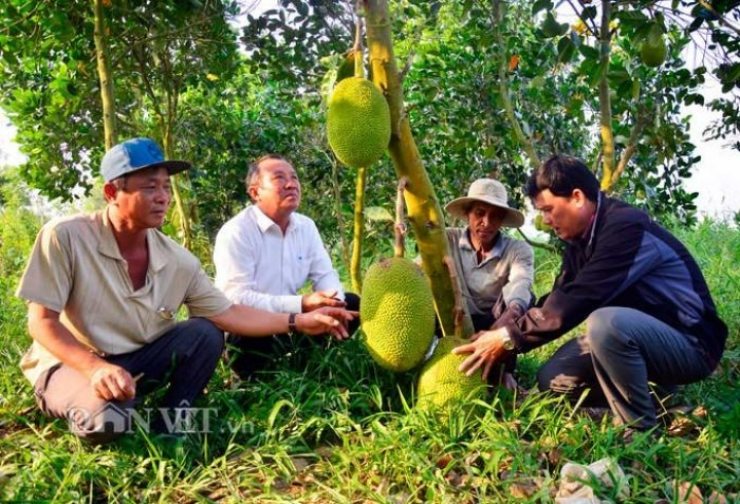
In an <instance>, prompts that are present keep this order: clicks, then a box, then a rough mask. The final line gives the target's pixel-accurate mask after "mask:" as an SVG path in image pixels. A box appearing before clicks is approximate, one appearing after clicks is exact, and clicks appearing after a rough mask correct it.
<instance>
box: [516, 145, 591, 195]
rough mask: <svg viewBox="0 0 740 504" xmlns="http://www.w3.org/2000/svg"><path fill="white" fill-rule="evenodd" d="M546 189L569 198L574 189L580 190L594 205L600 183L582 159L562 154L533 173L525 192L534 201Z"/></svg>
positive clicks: (549, 160) (553, 157)
mask: <svg viewBox="0 0 740 504" xmlns="http://www.w3.org/2000/svg"><path fill="white" fill-rule="evenodd" d="M545 189H549V190H550V192H551V193H552V194H554V195H555V196H563V197H569V196H570V195H572V194H573V190H574V189H580V190H581V191H583V194H585V195H586V198H588V199H589V200H590V201H593V202H594V203H595V202H596V201H597V200H598V198H599V181H598V180H597V179H596V176H595V175H594V174H593V173H592V172H591V170H589V169H588V166H586V165H585V164H584V163H583V161H581V160H580V159H577V158H574V157H571V156H563V155H560V154H556V155H555V156H552V157H551V158H550V159H548V160H547V161H545V162H544V163H542V165H540V167H539V168H537V169H536V170H535V171H534V172H532V175H530V176H529V180H527V185H526V186H525V188H524V191H525V192H526V194H527V196H529V198H530V199H534V198H535V197H536V196H537V195H538V194H539V193H541V192H542V191H544V190H545Z"/></svg>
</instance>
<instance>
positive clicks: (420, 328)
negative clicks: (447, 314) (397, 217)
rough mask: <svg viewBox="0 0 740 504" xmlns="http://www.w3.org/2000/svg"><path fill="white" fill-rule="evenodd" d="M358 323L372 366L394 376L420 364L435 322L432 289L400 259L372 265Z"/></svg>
mask: <svg viewBox="0 0 740 504" xmlns="http://www.w3.org/2000/svg"><path fill="white" fill-rule="evenodd" d="M360 320H361V321H362V331H363V333H364V337H363V342H364V344H365V347H366V348H367V350H368V352H369V353H370V356H371V357H372V358H373V360H375V362H377V363H378V364H380V365H381V366H383V367H384V368H386V369H390V370H391V371H396V372H402V371H408V370H409V369H412V368H414V367H416V366H418V365H419V364H421V361H422V360H423V359H424V355H425V354H426V352H427V350H428V349H429V345H431V343H432V338H433V337H434V320H435V313H434V298H433V297H432V289H431V286H430V285H429V282H428V281H427V279H426V277H425V276H424V273H423V272H422V271H421V268H419V266H417V265H416V264H415V263H414V262H412V261H410V260H409V259H405V258H402V257H394V258H391V259H384V260H382V261H380V262H379V263H376V264H374V265H372V266H371V267H370V269H368V271H367V273H366V274H365V278H364V280H363V283H362V303H360Z"/></svg>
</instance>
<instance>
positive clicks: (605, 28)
mask: <svg viewBox="0 0 740 504" xmlns="http://www.w3.org/2000/svg"><path fill="white" fill-rule="evenodd" d="M610 19H611V2H609V1H608V0H605V1H603V2H601V29H600V30H599V41H600V45H601V52H600V58H599V60H600V68H599V70H600V71H601V72H602V74H601V79H599V109H600V113H601V118H600V125H599V126H600V127H599V132H600V134H601V152H602V154H603V156H602V158H601V159H602V161H601V163H602V171H601V189H602V190H604V191H607V192H608V191H609V190H610V189H611V188H612V185H613V184H614V180H613V178H612V177H613V175H614V161H615V155H614V130H613V129H612V104H611V98H610V97H609V80H608V76H609V57H610V53H611V31H610V30H609V21H610Z"/></svg>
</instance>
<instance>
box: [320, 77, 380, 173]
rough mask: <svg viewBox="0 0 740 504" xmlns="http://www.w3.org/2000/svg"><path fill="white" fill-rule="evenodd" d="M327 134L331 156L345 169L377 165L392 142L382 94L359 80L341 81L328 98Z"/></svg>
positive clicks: (368, 82)
mask: <svg viewBox="0 0 740 504" xmlns="http://www.w3.org/2000/svg"><path fill="white" fill-rule="evenodd" d="M326 133H327V137H328V139H329V145H330V146H331V149H332V150H333V151H334V154H335V155H336V156H337V158H339V160H340V161H341V162H342V163H344V164H346V165H347V166H351V167H353V168H359V167H367V166H370V165H371V164H373V163H374V162H376V161H377V160H378V159H380V158H381V157H382V156H383V153H384V152H385V151H386V149H387V148H388V142H389V141H390V139H391V112H390V109H389V108H388V102H387V101H386V100H385V97H384V96H383V93H381V92H380V90H378V88H377V87H375V84H373V83H372V82H370V81H369V80H367V79H363V78H362V77H348V78H346V79H343V80H342V81H341V82H339V84H337V86H336V87H335V88H334V92H333V93H332V95H331V98H330V99H329V110H328V114H327V121H326Z"/></svg>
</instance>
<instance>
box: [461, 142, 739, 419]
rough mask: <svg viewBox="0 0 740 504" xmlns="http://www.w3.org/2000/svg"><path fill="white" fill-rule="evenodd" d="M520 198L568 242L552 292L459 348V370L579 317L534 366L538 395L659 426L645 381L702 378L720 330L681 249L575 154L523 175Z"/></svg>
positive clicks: (555, 332) (532, 342)
mask: <svg viewBox="0 0 740 504" xmlns="http://www.w3.org/2000/svg"><path fill="white" fill-rule="evenodd" d="M526 190H527V195H528V196H529V197H530V198H531V199H532V201H533V203H534V206H535V208H536V209H538V210H539V211H540V212H541V213H542V215H543V217H544V222H545V223H546V224H547V225H549V226H551V227H552V228H553V230H554V231H555V233H556V234H557V235H558V237H559V238H561V239H562V240H564V241H565V242H566V243H567V246H566V249H565V253H564V257H563V262H562V266H561V271H560V275H559V276H558V278H557V279H556V280H555V284H554V286H553V289H552V291H551V292H550V293H549V294H548V295H547V296H545V297H543V298H542V299H540V300H539V301H538V303H537V306H536V307H534V308H531V309H530V310H528V311H527V312H526V313H525V314H524V315H523V316H522V317H520V318H519V319H517V320H516V321H515V322H512V323H510V324H507V325H506V326H505V327H503V328H500V329H497V330H491V331H484V332H480V333H478V334H477V335H476V337H475V338H474V341H473V342H472V343H469V344H467V345H463V346H461V347H459V348H456V349H455V352H456V353H469V354H470V355H469V356H468V357H467V358H466V360H465V361H464V362H463V363H462V365H461V366H460V370H461V371H463V372H465V373H467V374H472V373H474V372H475V371H476V370H478V369H482V370H483V374H484V375H487V374H488V372H489V370H490V369H491V366H492V365H493V364H494V363H495V362H497V361H499V360H500V359H501V358H502V357H503V356H504V355H506V354H508V353H509V352H516V353H524V352H527V351H529V350H532V349H533V348H536V347H538V346H540V345H543V344H545V343H547V342H549V341H551V340H553V339H555V338H557V337H559V336H561V335H563V334H565V333H566V332H568V331H569V330H571V329H572V328H574V327H575V326H576V325H578V324H580V323H581V322H583V321H584V320H586V334H585V335H583V336H581V337H578V338H576V339H573V340H571V341H569V342H567V343H565V344H564V345H563V346H562V347H560V349H558V351H557V352H555V354H554V355H553V356H552V358H551V359H550V360H549V361H547V362H546V363H545V364H544V366H543V367H542V368H541V369H540V370H539V373H538V377H537V378H538V382H539V386H540V388H541V389H542V390H552V391H554V392H559V393H566V394H571V395H573V396H574V397H575V398H578V397H579V396H580V395H581V393H582V392H583V391H584V390H585V389H587V388H588V389H590V390H591V392H590V395H589V398H590V399H591V400H592V401H596V402H598V401H599V400H602V401H603V400H605V401H606V402H607V403H608V405H609V406H610V407H611V409H612V411H613V412H614V414H615V415H616V416H617V418H618V419H620V420H621V421H622V422H624V423H628V424H630V425H632V426H633V427H636V428H638V429H640V430H646V429H650V428H652V427H653V426H655V425H656V422H657V419H656V410H655V405H654V403H653V401H652V399H651V397H650V391H649V388H648V381H652V382H655V383H657V384H659V385H663V386H669V387H670V386H673V385H679V384H686V383H691V382H695V381H698V380H701V379H703V378H705V377H707V376H708V375H709V374H710V373H711V372H712V371H713V370H714V368H715V367H716V366H717V364H718V362H719V359H720V357H721V356H722V352H723V350H724V344H725V339H726V338H727V326H725V324H724V323H723V322H722V321H721V320H720V319H719V317H718V316H717V310H716V308H715V306H714V302H713V301H712V297H711V295H710V294H709V289H708V288H707V285H706V282H705V281H704V277H703V276H702V274H701V271H700V270H699V267H698V266H697V264H696V262H695V261H694V259H693V258H692V257H691V255H690V254H689V252H688V251H687V250H686V248H685V247H684V246H683V244H681V243H680V242H679V241H678V240H677V239H676V238H675V237H674V236H673V235H671V234H670V233H669V232H668V231H666V230H665V229H663V228H662V227H660V226H659V225H658V224H656V223H655V222H653V221H652V220H651V219H650V217H649V216H648V215H647V214H645V213H644V212H642V211H640V210H638V209H636V208H633V207H631V206H629V205H628V204H626V203H624V202H622V201H619V200H616V199H612V198H608V197H607V196H605V195H604V194H603V193H601V192H600V191H599V183H598V181H597V180H596V177H594V175H593V174H592V173H591V172H590V171H589V169H588V168H587V167H586V166H585V165H584V164H583V163H582V162H581V161H579V160H577V159H575V158H571V157H566V156H553V157H551V158H550V159H548V160H547V161H546V162H545V163H544V164H543V165H542V166H540V167H539V168H538V169H537V170H535V172H534V173H533V174H532V175H531V177H530V178H529V181H528V183H527V188H526Z"/></svg>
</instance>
